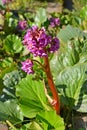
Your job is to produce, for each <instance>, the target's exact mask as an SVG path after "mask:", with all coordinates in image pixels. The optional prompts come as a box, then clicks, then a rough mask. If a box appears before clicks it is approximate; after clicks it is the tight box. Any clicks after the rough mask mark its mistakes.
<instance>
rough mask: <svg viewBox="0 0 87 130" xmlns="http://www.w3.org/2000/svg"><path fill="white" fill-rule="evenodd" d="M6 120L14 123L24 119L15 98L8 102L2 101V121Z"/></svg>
mask: <svg viewBox="0 0 87 130" xmlns="http://www.w3.org/2000/svg"><path fill="white" fill-rule="evenodd" d="M5 120H9V121H11V122H12V123H17V122H19V121H21V120H23V116H22V113H21V112H20V109H19V106H18V105H17V102H16V101H15V100H8V101H6V102H1V101H0V121H5Z"/></svg>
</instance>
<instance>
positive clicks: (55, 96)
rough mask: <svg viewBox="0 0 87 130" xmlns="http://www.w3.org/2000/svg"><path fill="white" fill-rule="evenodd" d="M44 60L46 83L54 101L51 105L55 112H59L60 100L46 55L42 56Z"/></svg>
mask: <svg viewBox="0 0 87 130" xmlns="http://www.w3.org/2000/svg"><path fill="white" fill-rule="evenodd" d="M44 62H45V72H46V75H47V80H48V84H49V87H50V90H51V92H52V95H53V101H54V104H53V107H54V109H55V110H56V113H57V114H60V100H59V96H58V92H57V90H56V87H55V84H54V81H53V77H52V74H51V70H50V65H49V59H48V57H44Z"/></svg>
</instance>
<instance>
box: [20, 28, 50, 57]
mask: <svg viewBox="0 0 87 130" xmlns="http://www.w3.org/2000/svg"><path fill="white" fill-rule="evenodd" d="M51 41H52V38H51V36H49V35H47V34H46V31H45V29H44V28H41V29H38V27H37V26H33V27H32V28H30V29H29V30H28V31H27V33H26V35H25V36H24V40H23V44H24V45H25V46H27V48H28V49H29V51H30V52H31V53H32V54H33V55H34V56H35V57H36V56H40V57H43V56H47V52H46V47H47V46H48V44H49V43H50V42H51Z"/></svg>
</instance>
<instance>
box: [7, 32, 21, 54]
mask: <svg viewBox="0 0 87 130" xmlns="http://www.w3.org/2000/svg"><path fill="white" fill-rule="evenodd" d="M22 48H23V45H22V42H21V39H20V38H19V37H18V36H16V35H14V34H13V35H8V36H7V37H6V39H5V41H4V49H5V50H6V52H7V53H11V54H14V53H19V52H21V51H22Z"/></svg>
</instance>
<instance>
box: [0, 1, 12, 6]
mask: <svg viewBox="0 0 87 130" xmlns="http://www.w3.org/2000/svg"><path fill="white" fill-rule="evenodd" d="M10 2H12V0H2V3H3V4H4V5H5V4H8V3H10Z"/></svg>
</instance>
